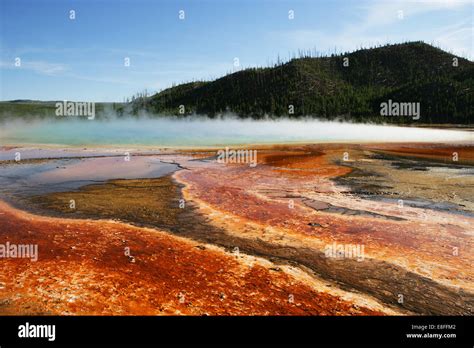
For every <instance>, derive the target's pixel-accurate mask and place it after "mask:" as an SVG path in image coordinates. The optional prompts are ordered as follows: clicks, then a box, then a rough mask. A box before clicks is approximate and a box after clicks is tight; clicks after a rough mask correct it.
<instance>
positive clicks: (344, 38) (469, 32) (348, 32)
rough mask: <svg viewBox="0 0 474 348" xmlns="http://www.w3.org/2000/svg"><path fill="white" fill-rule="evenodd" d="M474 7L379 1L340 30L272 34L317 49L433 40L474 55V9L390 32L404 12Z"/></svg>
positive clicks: (446, 1)
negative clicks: (452, 20)
mask: <svg viewBox="0 0 474 348" xmlns="http://www.w3.org/2000/svg"><path fill="white" fill-rule="evenodd" d="M467 6H472V1H471V0H438V1H435V0H418V1H415V0H390V1H387V0H379V1H374V2H370V3H368V4H364V5H362V6H358V7H357V13H359V15H358V16H354V17H357V18H360V20H359V21H356V22H351V23H349V24H348V25H346V26H344V27H343V28H342V30H341V31H340V32H338V33H334V32H333V31H332V32H326V31H324V30H292V31H280V32H273V33H271V36H272V37H273V38H274V39H277V40H281V39H283V40H285V41H286V43H287V45H288V46H290V49H292V50H296V49H298V48H302V49H309V48H316V49H317V50H318V51H321V52H326V53H327V52H333V51H334V48H337V50H338V52H341V51H352V50H355V49H357V48H359V47H360V46H364V47H370V46H374V45H378V44H385V43H396V42H401V41H412V40H423V41H425V42H433V43H435V44H437V45H439V46H441V47H442V48H444V49H447V50H449V51H452V52H453V53H455V54H457V55H460V56H464V57H467V58H472V57H473V56H474V52H473V46H472V45H473V40H474V39H473V26H472V21H473V18H472V12H471V10H468V12H469V13H467V18H465V20H464V21H462V22H460V23H456V24H454V25H449V26H444V27H441V28H439V27H437V28H436V25H438V24H439V23H433V24H434V25H435V29H433V28H432V27H430V28H426V27H423V26H419V27H417V28H416V29H412V28H411V29H410V30H400V31H399V32H398V33H393V32H389V31H388V30H387V29H388V28H390V26H393V24H395V23H396V22H397V21H400V20H401V19H400V18H399V15H400V12H399V11H402V13H401V14H402V15H403V20H414V19H415V18H416V17H417V16H420V15H422V14H426V13H429V12H436V11H454V10H462V9H464V7H467Z"/></svg>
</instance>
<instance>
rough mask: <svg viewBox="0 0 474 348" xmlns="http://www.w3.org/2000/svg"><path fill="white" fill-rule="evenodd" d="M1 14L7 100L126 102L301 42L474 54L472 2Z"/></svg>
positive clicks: (44, 6) (245, 4)
mask: <svg viewBox="0 0 474 348" xmlns="http://www.w3.org/2000/svg"><path fill="white" fill-rule="evenodd" d="M71 10H74V11H75V16H76V17H75V19H74V20H72V19H70V11H71ZM180 10H184V14H185V18H184V20H182V19H180V18H179V11H180ZM290 10H293V11H294V19H290V18H289V11H290ZM0 11H1V12H0V49H1V50H0V79H1V80H0V100H11V99H40V100H81V101H122V100H123V98H124V97H128V96H131V95H132V94H134V93H135V92H138V91H142V90H144V89H147V90H148V91H149V92H155V91H158V90H160V89H163V88H166V87H169V86H170V85H171V84H172V83H180V82H185V81H191V80H196V79H213V78H217V77H220V76H222V75H224V74H226V73H228V72H231V71H233V69H234V62H235V58H238V60H239V63H240V66H241V67H242V68H245V67H251V66H265V65H268V63H269V62H275V61H276V59H277V57H278V55H279V56H280V57H281V58H283V59H287V58H288V54H289V52H296V51H297V50H298V49H299V48H300V49H316V50H318V51H320V52H323V53H324V52H329V53H331V52H334V51H335V50H336V51H338V52H340V51H346V50H348V51H351V50H354V49H357V48H359V47H361V46H364V47H367V46H370V45H374V44H383V43H396V42H402V41H407V40H410V41H411V40H423V41H425V42H428V43H434V44H436V45H438V46H440V47H442V48H443V49H446V50H449V51H451V52H453V53H455V54H457V55H460V56H464V57H467V58H469V59H471V60H472V59H473V56H474V53H473V29H472V28H473V17H474V15H473V4H472V1H470V0H467V1H464V0H440V1H428V0H423V1H413V0H412V1H407V0H390V1H388V0H387V1H385V0H377V1H372V0H370V1H357V0H353V1H351V0H327V1H324V0H118V1H111V0H109V1H107V0H94V1H92V0H76V1H73V0H0ZM400 11H402V12H400ZM16 58H20V60H21V65H20V66H15V59H16ZM126 58H129V59H130V66H125V60H126Z"/></svg>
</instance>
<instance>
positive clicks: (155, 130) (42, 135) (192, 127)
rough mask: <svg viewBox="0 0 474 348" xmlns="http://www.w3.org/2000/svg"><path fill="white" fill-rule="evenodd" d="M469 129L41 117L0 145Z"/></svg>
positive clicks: (382, 136) (422, 136)
mask: <svg viewBox="0 0 474 348" xmlns="http://www.w3.org/2000/svg"><path fill="white" fill-rule="evenodd" d="M473 140H474V138H473V133H470V132H467V131H454V130H439V129H426V128H423V129H422V128H413V127H410V128H403V127H393V126H380V125H363V124H350V123H339V122H322V121H317V120H308V121H294V120H280V121H270V120H262V121H253V120H237V119H219V120H211V119H205V118H190V119H185V120H183V119H180V120H178V119H173V118H160V119H151V118H140V119H135V118H128V119H113V120H109V121H100V120H97V119H96V120H78V119H73V118H71V119H66V120H64V119H62V120H55V119H53V120H36V121H32V122H24V121H14V122H6V123H1V124H0V145H18V144H60V145H61V144H62V145H72V146H91V145H147V146H149V145H155V146H223V145H225V146H227V145H238V144H257V143H258V144H265V143H292V142H338V141H341V142H346V141H355V142H367V141H377V142H380V141H381V142H384V141H386V142H398V141H410V142H415V141H416V142H418V141H427V142H433V141H473Z"/></svg>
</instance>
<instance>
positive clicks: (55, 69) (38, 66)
mask: <svg viewBox="0 0 474 348" xmlns="http://www.w3.org/2000/svg"><path fill="white" fill-rule="evenodd" d="M18 62H19V64H18V66H16V65H15V60H13V61H10V62H8V61H1V62H0V68H5V69H18V70H21V69H25V70H31V71H34V72H36V73H38V74H42V75H49V76H55V75H60V74H62V73H63V72H65V71H67V70H68V68H67V66H66V65H64V64H58V63H49V62H45V61H24V60H19V61H18Z"/></svg>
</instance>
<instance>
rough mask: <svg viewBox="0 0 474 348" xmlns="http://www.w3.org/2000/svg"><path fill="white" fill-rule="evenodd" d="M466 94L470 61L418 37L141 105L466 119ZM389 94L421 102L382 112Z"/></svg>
mask: <svg viewBox="0 0 474 348" xmlns="http://www.w3.org/2000/svg"><path fill="white" fill-rule="evenodd" d="M456 60H457V61H456ZM456 65H457V66H456ZM473 95H474V63H473V62H471V61H469V60H466V59H464V58H460V57H456V56H454V55H452V54H450V53H447V52H445V51H443V50H441V49H439V48H436V47H433V46H430V45H428V44H426V43H423V42H409V43H403V44H397V45H387V46H383V47H376V48H370V49H362V50H358V51H355V52H352V53H347V54H341V55H333V56H330V57H316V58H314V57H309V56H308V57H302V58H296V59H293V60H291V61H289V62H288V63H284V64H280V65H278V66H275V67H272V68H252V69H246V70H242V71H238V72H235V73H233V74H229V75H227V76H224V77H222V78H219V79H217V80H215V81H211V82H193V83H187V84H182V85H178V86H175V87H172V88H169V89H166V90H163V91H162V92H160V93H158V94H156V95H154V96H152V97H150V98H149V99H148V100H147V102H146V107H147V108H148V109H149V110H150V111H153V112H157V113H173V114H177V115H179V114H180V106H181V105H182V106H184V110H185V111H184V115H189V114H194V113H197V114H205V115H209V116H214V115H218V114H221V113H225V112H227V111H229V112H233V113H236V114H237V115H239V116H241V117H248V116H250V117H257V118H258V117H264V116H265V115H270V116H289V117H299V116H303V115H304V116H308V115H309V116H313V117H318V118H322V119H335V118H338V119H341V118H342V119H350V120H354V121H380V122H395V123H410V122H420V123H457V124H468V123H473V122H472V121H473V118H474V115H473V113H474V105H473V100H474V96H473ZM388 100H392V101H395V102H403V103H407V102H414V103H420V104H419V105H420V116H421V117H420V119H419V120H416V121H415V120H413V119H412V118H410V117H402V116H399V117H387V116H381V113H380V110H381V103H383V102H388ZM291 105H292V106H293V107H291ZM182 109H183V108H182V107H181V111H182ZM292 111H293V113H292Z"/></svg>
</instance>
